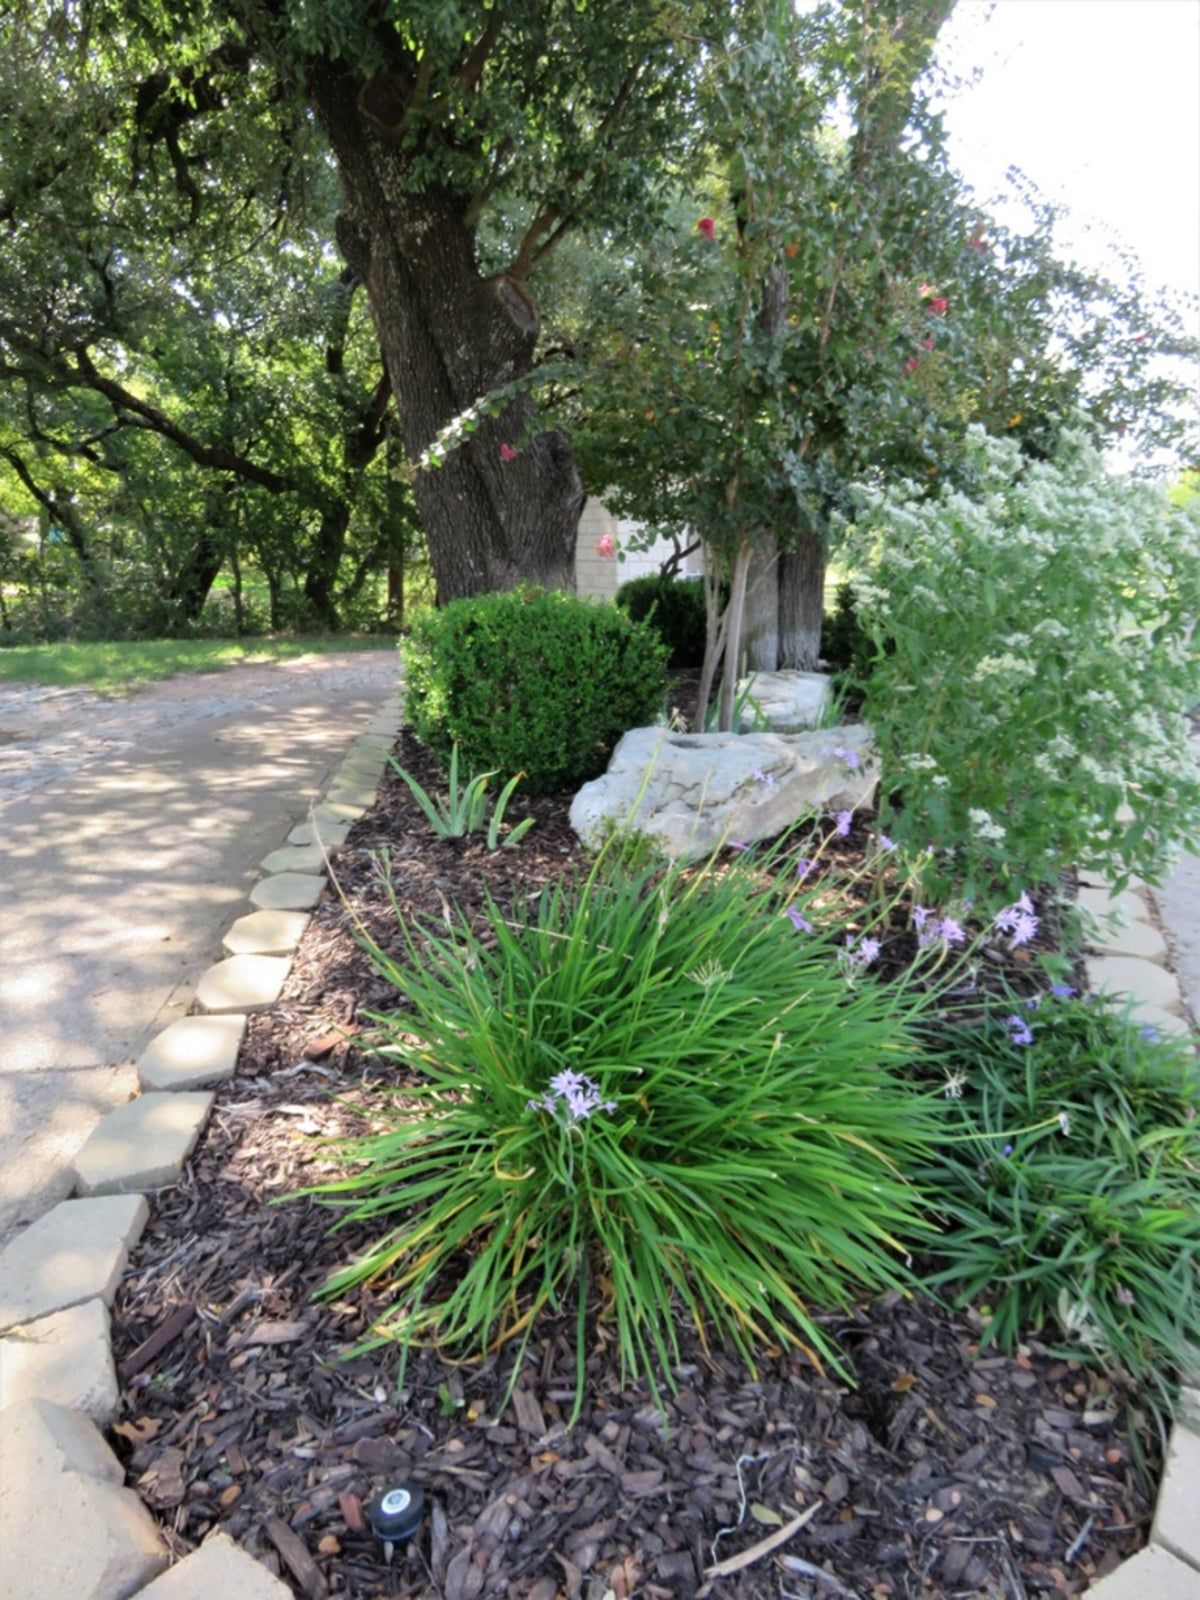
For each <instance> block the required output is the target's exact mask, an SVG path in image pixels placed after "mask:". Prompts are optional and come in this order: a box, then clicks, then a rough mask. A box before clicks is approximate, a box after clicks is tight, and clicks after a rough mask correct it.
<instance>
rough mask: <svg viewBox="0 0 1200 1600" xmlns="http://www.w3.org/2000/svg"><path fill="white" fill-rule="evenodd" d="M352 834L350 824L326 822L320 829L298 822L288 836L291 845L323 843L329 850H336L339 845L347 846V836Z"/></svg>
mask: <svg viewBox="0 0 1200 1600" xmlns="http://www.w3.org/2000/svg"><path fill="white" fill-rule="evenodd" d="M349 832H350V823H349V822H345V821H343V822H325V823H323V824H322V825H321V826H320V827H319V828H314V827H313V825H312V823H311V822H298V823H297V824H296V826H295V827H294V828H293V829H292V831H291V833H289V834H288V843H289V844H317V843H318V842H319V843H322V844H324V846H325V847H326V849H327V850H336V849H337V847H338V845H341V844H345V842H346V835H347V834H348V833H349Z"/></svg>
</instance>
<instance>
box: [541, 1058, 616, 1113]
mask: <svg viewBox="0 0 1200 1600" xmlns="http://www.w3.org/2000/svg"><path fill="white" fill-rule="evenodd" d="M525 1105H526V1109H527V1110H529V1111H546V1112H548V1113H549V1114H550V1115H551V1116H554V1117H556V1116H558V1115H559V1112H560V1109H561V1110H562V1111H565V1113H566V1122H567V1126H568V1127H573V1126H574V1125H575V1124H576V1123H577V1122H584V1121H586V1119H587V1118H588V1117H590V1116H591V1114H592V1112H593V1111H615V1110H616V1109H617V1102H616V1101H615V1100H601V1098H600V1085H599V1084H598V1083H596V1082H595V1081H594V1079H592V1078H589V1077H588V1076H587V1074H586V1073H583V1072H576V1071H574V1069H573V1068H571V1067H564V1068H563V1069H562V1071H561V1072H556V1073H555V1075H554V1077H552V1078H551V1079H550V1088H549V1090H548V1092H547V1093H546V1094H544V1095H543V1096H542V1097H541V1098H540V1099H536V1100H527V1101H526V1102H525Z"/></svg>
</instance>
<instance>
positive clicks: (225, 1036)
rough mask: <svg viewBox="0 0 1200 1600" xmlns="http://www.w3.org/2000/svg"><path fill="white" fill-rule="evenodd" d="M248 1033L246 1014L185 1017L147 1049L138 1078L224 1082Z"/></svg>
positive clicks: (182, 1083) (162, 1084) (162, 1083)
mask: <svg viewBox="0 0 1200 1600" xmlns="http://www.w3.org/2000/svg"><path fill="white" fill-rule="evenodd" d="M261 914H262V915H265V914H266V913H261ZM242 920H243V921H247V922H248V921H249V920H250V918H248V917H246V918H243V919H242ZM301 920H302V921H303V922H307V921H308V918H307V917H304V918H302V919H301ZM234 927H237V923H234ZM230 931H231V932H232V929H231V930H230ZM302 931H303V930H302ZM245 1033H246V1019H245V1017H243V1016H236V1015H231V1016H222V1017H182V1018H181V1019H180V1020H179V1021H178V1022H173V1023H172V1024H171V1026H170V1027H169V1028H164V1029H163V1031H162V1032H161V1033H160V1034H157V1035H156V1036H155V1037H154V1038H153V1039H151V1041H150V1043H149V1044H148V1045H147V1046H146V1048H145V1050H143V1052H142V1054H141V1057H140V1059H139V1061H138V1080H139V1082H140V1083H141V1085H142V1088H143V1089H199V1088H202V1087H203V1086H204V1085H205V1084H207V1083H223V1082H224V1081H225V1079H226V1078H232V1077H233V1072H234V1068H235V1067H236V1066H237V1058H238V1051H239V1050H240V1049H241V1046H242V1039H243V1038H244V1036H245Z"/></svg>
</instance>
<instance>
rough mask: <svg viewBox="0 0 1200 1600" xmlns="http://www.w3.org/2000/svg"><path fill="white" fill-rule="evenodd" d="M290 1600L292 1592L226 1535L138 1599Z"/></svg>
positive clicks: (203, 1547)
mask: <svg viewBox="0 0 1200 1600" xmlns="http://www.w3.org/2000/svg"><path fill="white" fill-rule="evenodd" d="M217 1596H221V1597H223V1600H292V1591H291V1590H290V1589H289V1588H288V1587H287V1585H286V1584H283V1583H281V1582H280V1581H279V1579H278V1578H277V1577H275V1575H274V1574H273V1573H270V1572H268V1571H267V1569H266V1567H264V1566H262V1565H260V1564H259V1562H257V1561H255V1559H254V1557H253V1556H249V1555H247V1554H246V1552H245V1551H244V1550H243V1549H242V1547H241V1546H240V1545H238V1544H235V1543H234V1542H233V1540H232V1539H231V1538H230V1537H229V1535H228V1534H225V1533H214V1534H210V1535H209V1537H208V1538H207V1539H206V1540H205V1541H204V1543H203V1544H202V1545H201V1546H200V1548H199V1550H193V1552H192V1554H191V1555H190V1556H185V1557H184V1559H183V1560H182V1561H181V1562H180V1563H179V1564H178V1566H174V1567H172V1568H171V1570H170V1571H169V1572H164V1573H163V1575H162V1577H161V1578H155V1580H154V1582H153V1583H152V1584H151V1585H150V1587H149V1588H148V1589H143V1590H142V1592H141V1594H140V1595H139V1596H138V1600H216V1597H217Z"/></svg>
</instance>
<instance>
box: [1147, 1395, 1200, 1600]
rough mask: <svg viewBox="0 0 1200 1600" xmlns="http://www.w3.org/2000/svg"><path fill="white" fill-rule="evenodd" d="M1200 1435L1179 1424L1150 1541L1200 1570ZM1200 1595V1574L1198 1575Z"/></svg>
mask: <svg viewBox="0 0 1200 1600" xmlns="http://www.w3.org/2000/svg"><path fill="white" fill-rule="evenodd" d="M1198 1507H1200V1434H1198V1433H1196V1432H1195V1431H1194V1430H1193V1428H1192V1427H1190V1426H1189V1425H1188V1423H1186V1422H1183V1421H1177V1422H1176V1423H1175V1426H1174V1427H1173V1428H1172V1429H1171V1443H1170V1446H1169V1448H1168V1450H1167V1459H1166V1462H1165V1464H1164V1466H1163V1476H1162V1482H1161V1483H1160V1484H1159V1488H1158V1505H1157V1507H1156V1508H1155V1512H1154V1526H1153V1528H1152V1529H1151V1531H1150V1538H1151V1540H1152V1541H1153V1542H1154V1543H1155V1544H1161V1545H1163V1546H1165V1548H1166V1549H1168V1550H1169V1551H1170V1552H1171V1553H1172V1555H1176V1556H1179V1557H1180V1559H1181V1560H1183V1561H1187V1562H1188V1563H1189V1564H1190V1565H1191V1566H1193V1567H1200V1515H1197V1508H1198ZM1195 1576H1196V1580H1197V1585H1198V1588H1197V1593H1200V1572H1197V1573H1196V1574H1195Z"/></svg>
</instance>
